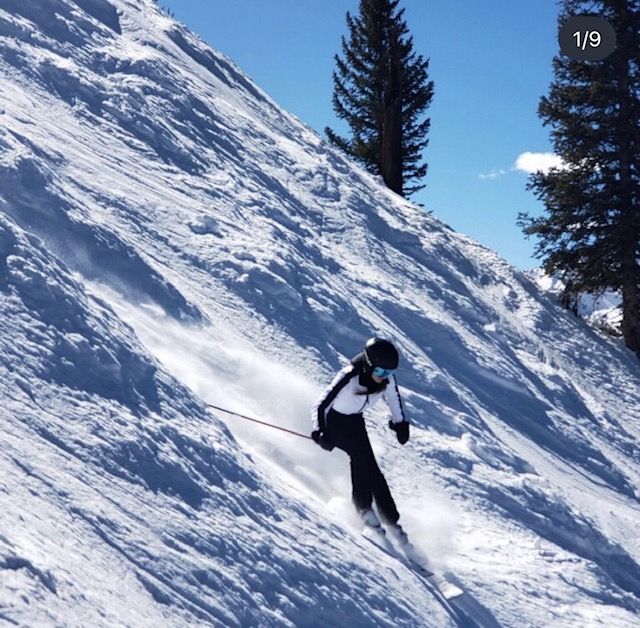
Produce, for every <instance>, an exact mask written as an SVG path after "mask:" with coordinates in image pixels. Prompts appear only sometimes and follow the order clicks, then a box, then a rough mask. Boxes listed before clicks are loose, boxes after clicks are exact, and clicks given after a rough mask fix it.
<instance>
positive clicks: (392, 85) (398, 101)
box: [380, 36, 403, 196]
mask: <svg viewBox="0 0 640 628" xmlns="http://www.w3.org/2000/svg"><path fill="white" fill-rule="evenodd" d="M389 75H390V76H389V89H388V90H387V92H386V93H385V95H384V116H383V120H382V141H381V150H380V174H381V175H382V178H383V180H384V182H385V184H386V185H387V187H388V188H390V189H391V190H393V191H394V192H396V193H397V194H400V196H402V195H403V193H402V188H403V177H402V64H401V62H400V42H399V41H398V37H397V36H394V37H393V38H392V44H391V60H390V64H389Z"/></svg>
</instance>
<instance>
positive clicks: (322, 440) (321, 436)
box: [311, 430, 335, 451]
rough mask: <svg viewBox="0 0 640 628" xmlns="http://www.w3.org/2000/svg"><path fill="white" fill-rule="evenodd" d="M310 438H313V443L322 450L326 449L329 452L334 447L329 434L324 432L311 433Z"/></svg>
mask: <svg viewBox="0 0 640 628" xmlns="http://www.w3.org/2000/svg"><path fill="white" fill-rule="evenodd" d="M311 438H313V440H314V442H316V443H317V444H318V445H320V447H322V449H326V450H327V451H331V450H332V449H333V448H334V447H335V445H334V443H333V438H331V434H329V432H327V431H326V430H325V431H324V432H321V431H320V430H315V431H314V432H311Z"/></svg>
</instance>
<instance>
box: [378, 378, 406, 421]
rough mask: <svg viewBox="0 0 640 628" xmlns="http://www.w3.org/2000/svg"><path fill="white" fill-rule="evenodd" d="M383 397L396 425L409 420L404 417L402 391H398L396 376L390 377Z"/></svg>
mask: <svg viewBox="0 0 640 628" xmlns="http://www.w3.org/2000/svg"><path fill="white" fill-rule="evenodd" d="M382 396H383V398H384V400H385V401H386V402H387V405H388V406H389V410H391V420H392V421H393V422H394V423H402V422H403V421H406V420H407V419H406V417H405V415H404V409H403V407H402V399H401V398H400V391H399V390H398V382H396V378H395V376H394V375H391V376H390V377H389V385H388V386H387V389H386V390H385V391H384V393H383V394H382Z"/></svg>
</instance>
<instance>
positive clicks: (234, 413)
mask: <svg viewBox="0 0 640 628" xmlns="http://www.w3.org/2000/svg"><path fill="white" fill-rule="evenodd" d="M207 407H209V408H213V409H214V410H220V412H226V413H227V414H231V415H233V416H237V417H239V418H241V419H244V420H245V421H252V422H253V423H259V424H260V425H265V426H267V427H272V428H273V429H274V430H280V431H281V432H287V434H293V435H294V436H299V437H300V438H306V439H308V440H313V439H312V438H311V436H307V435H306V434H301V433H300V432H294V431H293V430H288V429H287V428H286V427H280V426H279V425H273V424H272V423H267V422H266V421H259V420H258V419H253V418H251V417H250V416H245V415H244V414H238V413H237V412H232V411H231V410H226V409H225V408H220V407H218V406H214V405H212V404H210V403H208V404H207Z"/></svg>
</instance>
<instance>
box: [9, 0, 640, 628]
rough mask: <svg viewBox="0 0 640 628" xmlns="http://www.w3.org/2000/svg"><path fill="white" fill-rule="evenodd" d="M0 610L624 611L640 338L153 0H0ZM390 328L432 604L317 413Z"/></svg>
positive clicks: (157, 616) (307, 621) (557, 615)
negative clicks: (579, 313) (607, 331)
mask: <svg viewBox="0 0 640 628" xmlns="http://www.w3.org/2000/svg"><path fill="white" fill-rule="evenodd" d="M0 72H1V78H2V85H3V89H2V91H1V92H0V209H1V210H2V214H0V308H1V311H0V326H1V331H2V333H1V334H0V369H1V370H2V377H1V378H0V399H1V400H2V404H1V405H0V417H1V418H2V430H0V478H1V479H0V513H1V516H0V620H2V621H3V622H6V623H7V624H17V625H24V626H36V625H37V626H48V625H51V626H53V625H56V626H61V625H64V626H80V625H82V626H87V625H91V626H136V627H137V626H160V625H167V626H187V625H202V626H205V625H214V626H218V625H219V626H337V625H348V626H437V627H441V626H541V627H542V626H604V625H606V626H625V627H626V626H633V625H640V600H639V597H640V542H639V541H638V534H637V530H638V525H639V513H640V505H639V503H638V500H639V497H640V491H639V489H638V483H639V481H640V448H639V446H638V437H639V436H640V404H639V401H640V394H639V393H638V381H639V376H640V369H639V367H638V364H637V360H636V359H635V358H634V357H633V356H632V355H631V354H630V353H629V352H627V351H626V350H625V349H624V347H623V346H622V345H621V344H620V343H618V342H616V341H614V340H612V339H608V338H603V337H601V336H600V335H598V334H597V333H595V332H594V331H593V330H592V329H590V328H589V327H588V326H587V325H586V324H585V323H583V322H581V321H580V320H577V319H575V318H574V317H572V316H571V315H570V314H568V313H566V312H564V311H563V310H561V309H559V308H558V307H557V306H556V305H555V304H554V303H553V301H552V300H551V299H548V298H547V297H545V296H544V295H543V294H541V293H540V292H539V291H538V289H537V287H536V286H535V285H534V284H533V283H532V282H531V281H529V280H528V279H527V278H526V277H525V276H524V275H522V274H521V273H519V272H517V271H516V270H514V269H513V268H511V267H510V266H509V265H508V264H506V263H505V262H504V261H502V260H501V259H500V258H499V257H498V256H497V255H495V254H494V253H492V252H491V251H489V250H487V249H485V248H483V247H482V246H480V245H479V244H477V243H475V242H473V241H471V240H470V239H468V238H466V237H464V236H462V235H459V234H456V233H455V232H453V231H451V230H450V229H449V228H447V227H446V226H445V225H443V224H442V223H440V222H439V221H438V220H437V219H436V218H434V217H432V216H430V215H428V214H425V213H424V212H423V211H422V210H420V209H419V208H416V207H414V206H412V205H411V204H409V203H407V202H406V201H403V200H402V199H399V198H398V197H396V196H395V195H393V194H392V193H390V192H389V191H388V190H386V189H385V188H384V187H383V186H381V185H380V184H379V182H378V181H376V180H375V179H373V178H372V177H370V176H369V175H368V174H366V173H364V172H362V171H361V170H359V169H358V168H356V167H355V166H354V165H352V164H351V163H350V162H349V161H347V160H346V159H344V158H343V157H342V156H341V155H339V154H338V153H336V152H334V151H333V150H331V149H330V148H328V147H327V146H326V144H325V143H324V142H323V141H322V140H321V139H320V138H319V137H317V136H316V135H315V134H314V133H313V132H312V131H311V130H310V129H308V128H307V127H305V126H304V125H303V124H301V123H300V122H299V121H297V120H296V119H295V118H293V117H292V116H290V115H289V114H287V113H286V112H284V111H283V110H282V109H280V108H279V107H278V106H277V105H276V104H275V103H273V102H272V101H271V100H270V99H269V98H268V97H267V96H266V95H265V94H264V93H263V92H262V91H261V90H260V89H259V88H258V87H256V86H255V85H254V84H253V83H252V82H251V81H250V80H249V79H248V78H247V77H246V76H245V75H244V74H243V73H242V72H241V71H240V70H239V69H238V68H237V67H236V66H235V65H234V64H233V63H232V62H231V61H230V60H228V59H226V58H224V57H223V56H221V55H219V54H218V53H216V52H215V51H213V50H211V49H210V48H208V47H207V46H206V45H205V44H203V43H202V42H201V41H199V40H198V39H197V38H196V37H194V36H193V35H192V34H191V33H189V32H188V31H187V30H186V29H185V28H184V27H182V26H180V25H178V24H176V23H175V22H174V21H173V20H171V19H170V18H168V17H167V16H165V15H163V14H162V12H161V11H160V10H159V9H158V8H157V7H156V5H155V4H154V3H153V2H151V0H75V1H73V2H72V1H71V0H29V2H24V0H0ZM376 333H377V334H383V335H386V336H389V337H391V338H393V339H394V340H395V341H396V342H397V344H398V346H399V347H400V349H401V352H402V365H401V369H400V371H399V374H398V379H399V381H400V384H401V386H402V389H403V393H404V399H405V406H406V410H407V413H408V414H409V415H410V417H411V420H412V422H413V430H412V438H411V440H410V442H409V443H408V444H407V445H406V446H405V447H400V446H399V445H398V444H397V443H396V442H395V439H394V438H393V434H392V433H390V432H389V430H388V429H387V428H386V421H385V413H384V410H383V409H382V408H380V409H378V411H377V412H375V413H373V414H372V416H371V417H369V426H370V430H371V434H372V439H373V441H374V447H375V449H376V452H377V454H378V456H379V459H380V461H381V464H382V466H383V469H384V471H385V472H386V474H387V476H388V478H389V481H390V485H391V488H392V490H393V492H394V494H395V496H396V500H397V502H398V505H399V508H400V511H401V513H402V521H403V522H404V523H405V527H406V528H407V530H408V531H409V533H410V535H411V536H412V537H413V538H414V539H415V542H416V544H417V545H418V546H419V548H420V549H421V550H423V551H424V552H427V553H428V554H429V555H430V556H431V558H432V561H433V562H434V563H435V564H436V565H437V566H439V567H440V568H441V569H443V570H445V571H447V572H448V574H449V576H450V578H451V579H452V580H454V581H455V582H457V583H458V584H460V585H461V586H462V587H464V589H465V590H466V593H465V595H464V596H463V597H461V598H459V599H458V600H457V601H456V602H455V604H454V605H453V606H451V607H447V606H446V605H443V604H442V602H441V601H438V600H437V599H436V598H435V597H434V596H433V595H432V593H430V592H429V590H428V589H426V588H425V586H424V584H423V583H422V582H421V581H420V580H419V579H418V578H417V577H416V576H415V575H414V574H413V573H412V572H411V571H409V570H407V569H406V568H405V567H404V566H403V565H402V564H401V563H400V562H398V561H397V560H394V559H393V558H391V557H389V556H387V555H386V554H384V553H382V552H380V551H377V550H376V549H375V548H372V546H371V544H370V543H369V542H368V541H367V540H366V539H363V538H361V537H360V535H359V533H358V530H357V526H356V524H355V522H354V520H353V515H352V514H351V510H350V504H349V492H350V489H349V486H348V461H347V460H346V458H345V457H344V456H343V455H341V453H340V452H337V451H336V452H333V453H332V454H327V453H326V452H323V451H321V450H320V449H319V448H317V447H316V446H315V445H313V444H312V443H310V441H308V440H303V439H302V438H299V437H296V436H293V435H290V434H286V433H282V432H276V431H275V430H269V429H268V428H265V427H262V426H259V425H256V424H254V423H248V422H244V421H242V420H241V419H239V418H237V417H229V416H226V415H225V414H224V413H220V412H217V411H212V410H211V409H210V408H207V405H206V404H214V405H216V406H220V407H223V408H227V409H229V410H233V411H236V412H239V413H242V414H248V415H250V416H253V417H257V418H259V419H261V420H266V421H270V422H274V423H276V424H278V425H281V426H283V427H286V428H288V429H292V430H294V431H298V432H301V433H304V434H306V433H308V431H309V427H310V421H309V408H310V406H311V404H312V403H313V401H314V400H315V397H316V395H317V394H318V392H319V391H320V389H321V388H322V387H323V386H324V385H325V384H326V382H327V380H328V378H329V377H330V376H331V374H332V372H333V371H334V370H335V369H337V368H338V367H339V366H340V365H341V364H342V363H343V362H344V360H345V359H348V358H349V357H351V356H352V355H353V354H355V353H356V352H357V351H359V350H360V348H361V346H362V343H363V342H364V341H365V340H366V338H368V337H369V336H371V335H373V334H376Z"/></svg>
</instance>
